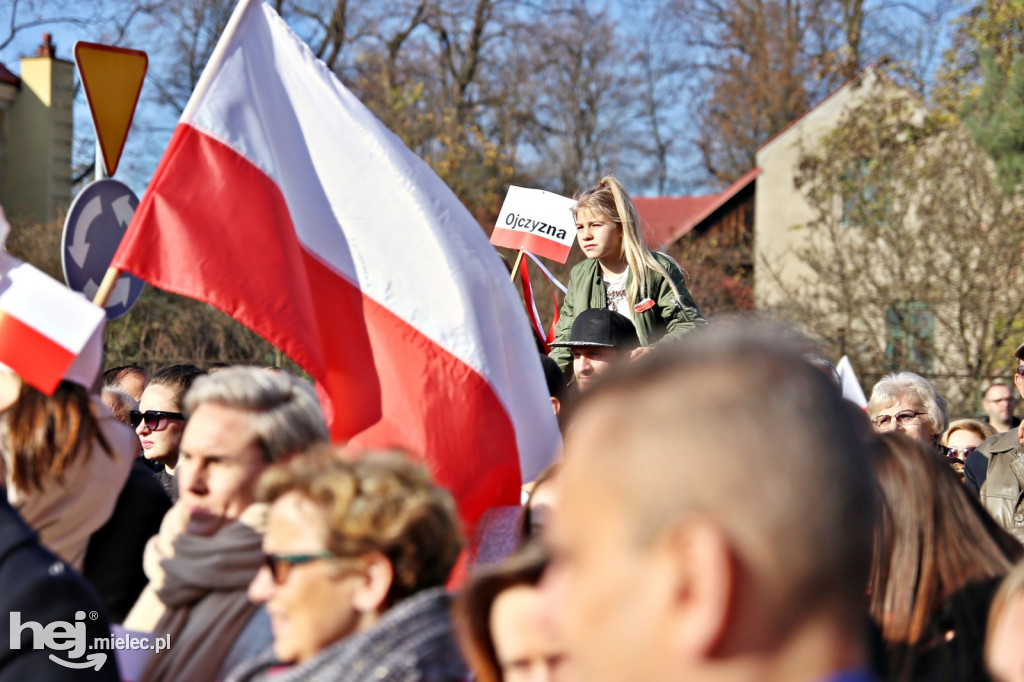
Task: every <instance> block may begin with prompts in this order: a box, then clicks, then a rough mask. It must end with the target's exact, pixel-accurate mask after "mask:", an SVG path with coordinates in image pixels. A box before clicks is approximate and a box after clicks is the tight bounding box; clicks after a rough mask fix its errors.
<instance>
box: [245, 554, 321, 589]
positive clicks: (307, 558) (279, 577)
mask: <svg viewBox="0 0 1024 682" xmlns="http://www.w3.org/2000/svg"><path fill="white" fill-rule="evenodd" d="M337 558H338V557H336V556H335V555H333V554H331V553H330V552H318V553H316V554H264V555H263V563H264V564H265V565H266V567H267V568H269V569H270V575H271V576H272V577H273V578H274V582H275V583H276V584H278V585H280V584H282V583H283V582H284V581H285V580H287V579H288V574H289V573H290V572H291V570H292V567H293V566H299V565H301V564H308V563H309V562H311V561H322V560H324V559H337Z"/></svg>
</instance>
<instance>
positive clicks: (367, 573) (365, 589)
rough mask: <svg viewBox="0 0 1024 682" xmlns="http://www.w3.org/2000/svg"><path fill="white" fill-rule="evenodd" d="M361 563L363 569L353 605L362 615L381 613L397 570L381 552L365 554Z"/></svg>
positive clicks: (353, 596) (353, 598) (353, 597)
mask: <svg viewBox="0 0 1024 682" xmlns="http://www.w3.org/2000/svg"><path fill="white" fill-rule="evenodd" d="M361 561H362V562H363V568H362V569H361V570H360V581H359V584H358V585H357V586H356V590H355V593H354V594H353V595H352V605H353V606H354V607H355V609H356V610H357V611H360V612H362V613H371V614H376V613H380V612H381V611H383V610H384V603H385V602H386V601H387V598H388V593H389V592H390V591H391V585H392V583H393V582H394V579H395V569H394V568H393V567H392V566H391V561H389V560H388V558H387V557H386V556H384V555H383V554H381V553H380V552H370V553H369V554H365V555H363V556H362V557H361Z"/></svg>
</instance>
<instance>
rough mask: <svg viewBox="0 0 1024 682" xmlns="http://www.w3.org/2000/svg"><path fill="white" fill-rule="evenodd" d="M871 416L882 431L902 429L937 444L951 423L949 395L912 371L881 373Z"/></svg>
mask: <svg viewBox="0 0 1024 682" xmlns="http://www.w3.org/2000/svg"><path fill="white" fill-rule="evenodd" d="M868 416H870V417H871V423H872V424H874V426H875V430H876V431H878V432H880V433H885V432H887V431H902V432H903V433H905V434H907V435H908V436H910V437H911V438H913V439H915V440H919V441H921V442H923V443H928V444H929V445H931V446H933V447H936V448H938V446H939V439H940V438H941V437H942V434H943V433H944V432H945V430H946V427H947V426H948V425H949V408H948V407H947V406H946V399H945V398H943V397H942V396H941V395H939V391H938V389H936V388H935V385H934V384H933V383H932V382H930V381H928V380H927V379H925V378H924V377H923V376H921V375H919V374H914V373H913V372H894V373H892V374H887V375H886V376H884V377H882V378H881V379H880V380H879V382H878V383H877V384H875V387H874V388H873V389H871V398H870V399H869V400H868Z"/></svg>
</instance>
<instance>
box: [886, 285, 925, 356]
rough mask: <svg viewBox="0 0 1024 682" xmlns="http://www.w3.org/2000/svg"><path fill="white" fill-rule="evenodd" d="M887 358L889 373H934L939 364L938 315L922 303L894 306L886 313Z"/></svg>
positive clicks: (906, 303) (907, 302) (908, 302)
mask: <svg viewBox="0 0 1024 682" xmlns="http://www.w3.org/2000/svg"><path fill="white" fill-rule="evenodd" d="M885 332H886V343H885V359H886V363H887V364H888V366H889V371H897V370H909V371H913V372H919V373H929V372H931V371H932V364H933V363H934V361H935V315H934V313H933V312H932V307H931V306H930V305H928V304H927V303H922V302H920V301H906V302H901V303H896V304H895V305H893V306H891V307H890V308H889V310H888V311H886V314H885Z"/></svg>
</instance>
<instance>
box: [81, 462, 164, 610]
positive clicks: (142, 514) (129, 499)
mask: <svg viewBox="0 0 1024 682" xmlns="http://www.w3.org/2000/svg"><path fill="white" fill-rule="evenodd" d="M170 508H171V501H170V499H168V497H167V493H166V492H164V489H163V487H162V486H161V485H160V483H159V482H158V481H157V479H156V478H154V477H153V472H152V471H150V470H149V469H147V468H146V466H145V465H143V464H142V463H141V462H139V461H138V460H136V462H135V464H133V465H132V470H131V472H130V473H129V474H128V480H127V481H126V482H125V484H124V488H122V489H121V494H120V495H119V496H118V498H117V504H116V505H115V506H114V511H113V513H112V514H111V515H110V518H109V519H108V520H107V522H106V523H105V524H103V526H101V527H100V528H99V529H98V530H97V531H96V532H95V533H93V534H92V537H91V538H89V548H88V550H86V553H85V563H84V565H83V566H82V573H83V574H84V575H85V577H86V578H88V579H89V582H91V583H92V584H93V587H95V588H96V591H97V592H99V593H100V596H101V597H102V599H103V604H104V605H105V606H106V608H107V612H108V613H109V614H110V617H111V618H112V619H113V621H114V622H115V623H120V622H122V621H124V619H125V617H126V616H127V615H128V612H129V611H131V609H132V606H133V605H134V604H135V600H136V599H138V598H139V594H141V593H142V588H144V587H145V586H146V584H147V583H148V582H149V579H148V578H147V577H146V574H145V572H144V571H143V569H142V554H143V552H144V551H145V549H146V543H147V542H149V539H150V538H151V537H153V536H154V535H156V534H157V533H158V532H159V531H160V523H161V522H162V521H163V518H164V514H166V513H167V510H168V509H170Z"/></svg>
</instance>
